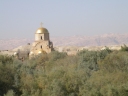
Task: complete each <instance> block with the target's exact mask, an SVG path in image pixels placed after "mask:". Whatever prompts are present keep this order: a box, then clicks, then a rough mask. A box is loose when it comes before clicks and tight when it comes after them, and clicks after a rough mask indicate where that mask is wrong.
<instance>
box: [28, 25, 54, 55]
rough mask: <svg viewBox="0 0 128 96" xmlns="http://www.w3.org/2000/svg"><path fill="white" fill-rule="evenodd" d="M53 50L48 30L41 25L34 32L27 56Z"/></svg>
mask: <svg viewBox="0 0 128 96" xmlns="http://www.w3.org/2000/svg"><path fill="white" fill-rule="evenodd" d="M51 51H53V43H52V42H51V41H50V36H49V32H48V30H47V29H46V28H44V27H42V23H41V27H40V28H38V29H37V31H36V32H35V41H34V42H33V44H32V46H31V49H30V53H29V56H30V57H31V56H35V55H38V54H40V53H50V52H51Z"/></svg>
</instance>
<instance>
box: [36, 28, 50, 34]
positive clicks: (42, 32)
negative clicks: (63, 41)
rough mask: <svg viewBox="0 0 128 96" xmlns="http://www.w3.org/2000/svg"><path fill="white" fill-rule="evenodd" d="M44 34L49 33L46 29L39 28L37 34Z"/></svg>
mask: <svg viewBox="0 0 128 96" xmlns="http://www.w3.org/2000/svg"><path fill="white" fill-rule="evenodd" d="M44 33H48V30H47V29H46V28H43V27H41V28H38V29H37V31H36V34H44Z"/></svg>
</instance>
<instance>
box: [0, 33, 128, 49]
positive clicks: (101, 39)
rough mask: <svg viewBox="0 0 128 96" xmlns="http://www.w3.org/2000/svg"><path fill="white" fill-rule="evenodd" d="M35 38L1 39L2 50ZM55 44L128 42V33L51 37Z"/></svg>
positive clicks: (114, 43) (74, 44)
mask: <svg viewBox="0 0 128 96" xmlns="http://www.w3.org/2000/svg"><path fill="white" fill-rule="evenodd" d="M33 41H34V39H18V38H15V39H8V40H3V39H2V40H0V50H10V49H13V48H16V47H18V46H21V45H26V44H28V43H32V42H33ZM51 41H52V42H53V44H54V46H83V47H84V46H86V47H89V46H110V45H122V44H128V33H126V34H104V35H97V36H69V37H51Z"/></svg>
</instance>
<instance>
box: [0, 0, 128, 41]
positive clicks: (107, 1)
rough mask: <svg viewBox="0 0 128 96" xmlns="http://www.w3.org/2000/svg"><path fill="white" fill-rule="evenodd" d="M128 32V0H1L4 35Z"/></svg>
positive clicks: (0, 30)
mask: <svg viewBox="0 0 128 96" xmlns="http://www.w3.org/2000/svg"><path fill="white" fill-rule="evenodd" d="M41 22H43V26H44V27H45V28H47V29H48V30H49V33H50V35H51V36H71V35H87V36H90V35H99V34H106V33H127V32H128V0H0V39H4V38H16V37H17V38H34V33H35V31H36V30H37V29H38V28H39V27H40V23H41Z"/></svg>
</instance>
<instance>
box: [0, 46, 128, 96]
mask: <svg viewBox="0 0 128 96" xmlns="http://www.w3.org/2000/svg"><path fill="white" fill-rule="evenodd" d="M127 58H128V53H127V52H126V51H111V50H110V49H109V48H107V47H106V49H105V50H101V51H88V50H83V51H80V52H79V53H78V54H77V55H76V56H68V55H67V54H66V53H59V52H56V51H54V52H52V53H50V54H40V55H39V56H36V57H34V58H32V59H30V60H26V61H24V62H21V61H19V60H16V59H15V58H13V57H9V56H0V60H1V62H0V76H1V78H0V95H1V96H128V74H127V72H128V59H127Z"/></svg>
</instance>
